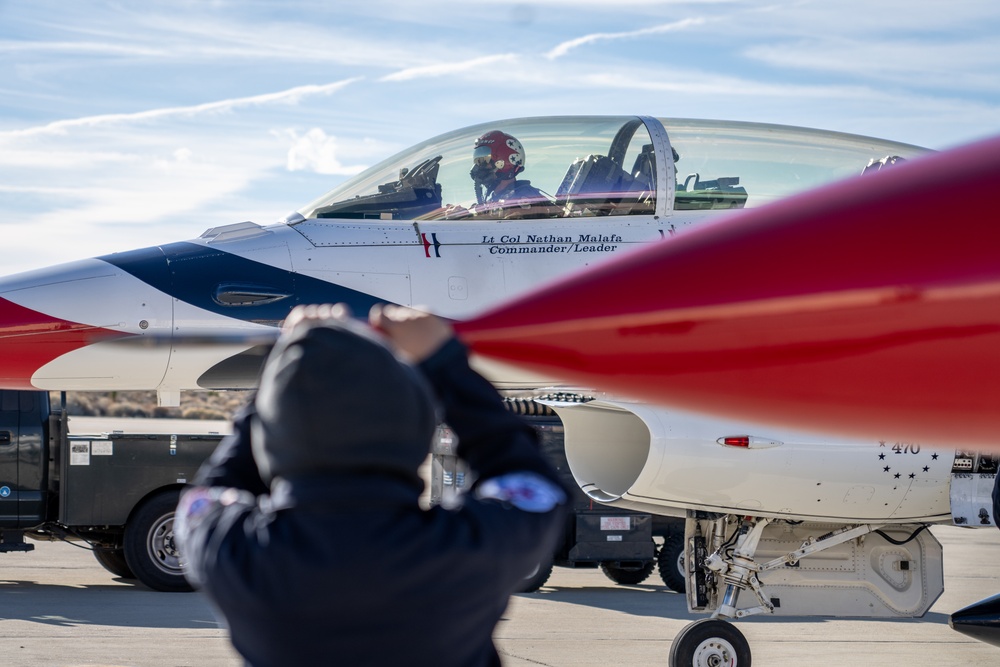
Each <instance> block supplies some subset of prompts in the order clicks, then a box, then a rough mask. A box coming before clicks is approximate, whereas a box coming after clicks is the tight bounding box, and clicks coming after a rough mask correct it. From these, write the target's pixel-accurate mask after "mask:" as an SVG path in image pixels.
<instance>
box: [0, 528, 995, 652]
mask: <svg viewBox="0 0 1000 667" xmlns="http://www.w3.org/2000/svg"><path fill="white" fill-rule="evenodd" d="M933 532H934V534H935V535H936V536H937V537H938V539H939V540H940V541H941V543H942V544H943V545H944V554H945V565H944V567H945V592H944V594H943V595H942V596H941V597H940V598H939V599H938V601H937V602H936V603H935V605H934V606H933V607H932V609H931V611H930V612H929V613H928V614H927V615H926V616H925V617H924V618H922V619H906V620H890V621H886V620H878V621H876V620H865V619H832V618H809V617H783V618H760V617H757V618H752V619H747V620H745V621H740V622H739V623H738V626H739V627H740V629H741V630H742V631H743V633H744V634H745V635H746V637H747V639H748V640H749V641H750V646H751V649H752V651H753V663H754V664H755V665H757V666H758V667H761V666H765V667H784V666H792V665H795V666H797V665H801V664H808V665H818V666H825V665H830V666H840V665H852V666H854V665H859V666H866V665H879V666H881V665H893V664H897V665H908V666H914V665H917V666H919V665H928V666H934V667H946V666H950V665H954V666H956V667H957V666H958V665H961V666H963V667H968V666H970V665H973V666H974V665H1000V649H998V648H995V647H993V646H989V645H986V644H981V643H979V642H976V641H975V640H972V639H968V638H967V637H965V636H964V635H961V634H958V633H956V632H954V631H953V630H951V628H949V627H948V615H949V614H950V613H951V612H953V611H955V610H957V609H960V608H962V607H964V606H966V605H969V604H972V603H973V602H977V601H978V600H980V599H982V598H985V597H988V596H990V595H993V594H995V593H997V592H1000V558H998V556H1000V531H997V530H992V529H981V530H969V529H960V528H951V527H935V528H934V529H933ZM35 545H36V550H35V551H34V552H31V553H8V554H0V661H2V664H3V665H4V667H8V666H14V667H16V666H20V665H24V666H35V665H46V666H49V665H51V666H56V667H70V666H76V665H102V666H126V665H127V666H130V667H145V666H161V665H162V666H164V667H184V666H192V667H194V666H198V667H202V666H204V667H231V666H235V665H240V664H242V663H241V661H240V660H239V657H238V656H237V655H236V654H235V652H234V651H233V650H232V648H231V647H230V645H229V641H228V639H227V635H226V632H225V630H224V629H223V628H222V627H221V626H220V625H219V623H218V622H217V620H216V618H215V617H214V615H213V614H212V610H211V608H210V607H209V605H208V604H207V603H206V601H205V599H204V598H203V597H202V596H201V595H199V594H197V593H157V592H153V591H150V590H148V589H145V588H144V587H142V586H141V585H140V584H138V583H136V582H134V581H130V580H123V579H117V578H115V577H114V576H113V575H111V574H110V573H109V572H107V571H105V570H104V569H103V568H102V567H101V566H100V565H98V563H97V561H96V560H95V559H94V558H93V556H92V555H91V554H90V553H87V552H86V551H84V550H82V549H80V548H79V547H76V546H73V545H70V544H65V543H47V542H41V543H35ZM374 576H377V575H374ZM376 584H377V581H373V582H372V585H373V589H372V590H373V594H377V593H376V592H375V585H376ZM386 604H391V601H389V600H387V601H386ZM699 618H703V616H701V615H693V614H689V613H688V612H687V607H686V605H685V601H684V597H683V596H681V595H678V594H676V593H673V592H671V591H669V590H668V589H667V588H666V587H665V586H663V585H662V582H660V580H659V578H658V576H657V575H656V574H655V573H654V574H653V575H652V576H651V577H650V578H649V579H648V580H647V581H646V582H645V583H643V584H640V585H636V586H621V585H617V584H614V583H613V582H611V581H610V580H609V579H607V578H606V577H605V576H604V575H603V574H602V573H601V571H600V570H569V569H564V568H556V569H555V570H554V571H553V574H552V577H551V578H550V579H549V581H548V584H547V585H546V586H545V587H543V588H542V589H541V590H540V591H539V592H537V593H532V594H523V595H517V596H514V598H512V600H511V603H510V606H509V608H508V609H507V612H506V614H505V615H504V618H503V620H502V621H501V622H500V624H499V625H498V627H497V630H496V634H495V637H496V643H497V646H498V648H499V650H500V653H501V657H502V660H503V663H504V665H505V666H507V667H538V666H539V665H543V666H551V667H588V666H594V667H596V666H598V665H600V666H601V667H606V666H607V665H616V666H619V665H620V666H631V667H653V666H654V665H655V666H657V667H663V666H664V665H666V664H667V656H668V655H669V652H670V643H671V640H672V638H673V636H674V634H675V633H677V632H678V631H679V630H680V629H681V628H682V627H684V626H685V625H686V624H687V623H689V622H691V621H693V620H697V619H699ZM456 641H461V639H460V638H458V639H456ZM404 656H405V647H401V663H400V664H405V657H404ZM332 662H333V663H335V660H334V661H332Z"/></svg>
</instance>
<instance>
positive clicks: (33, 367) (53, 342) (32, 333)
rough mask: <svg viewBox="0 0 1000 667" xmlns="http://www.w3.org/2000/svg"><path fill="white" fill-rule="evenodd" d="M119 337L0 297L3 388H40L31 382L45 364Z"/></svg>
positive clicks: (0, 385)
mask: <svg viewBox="0 0 1000 667" xmlns="http://www.w3.org/2000/svg"><path fill="white" fill-rule="evenodd" d="M120 335H122V334H120V333H117V332H113V331H108V330H106V329H101V328H100V327H94V326H92V325H88V324H81V323H79V322H71V321H68V320H64V319H60V318H58V317H53V316H51V315H47V314H45V313H43V312H39V311H37V310H33V309H31V308H29V307H27V306H23V305H20V304H18V303H15V302H13V301H11V300H9V299H7V298H4V297H0V388H4V389H37V388H38V387H36V386H35V385H33V384H32V382H31V379H32V376H33V375H34V374H35V371H37V370H38V369H39V368H41V367H42V366H44V365H45V364H47V363H49V362H50V361H52V360H53V359H55V358H57V357H59V356H61V355H63V354H66V353H67V352H71V351H73V350H75V349H78V348H81V347H84V346H85V345H89V344H91V343H94V342H96V341H98V340H101V339H106V338H110V337H117V336H120Z"/></svg>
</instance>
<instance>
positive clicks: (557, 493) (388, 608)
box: [176, 306, 567, 667]
mask: <svg viewBox="0 0 1000 667" xmlns="http://www.w3.org/2000/svg"><path fill="white" fill-rule="evenodd" d="M371 323H372V325H373V326H374V329H373V328H372V327H369V326H366V325H364V324H362V323H360V322H356V321H354V320H351V319H349V318H347V317H345V316H344V315H343V313H342V311H341V310H340V308H339V307H333V308H331V307H329V306H320V307H315V306H312V307H307V308H304V309H303V308H298V309H296V311H293V314H292V315H291V316H290V317H289V320H288V323H286V327H285V332H284V333H283V334H282V336H281V337H280V338H279V340H278V342H277V344H276V345H275V348H274V350H273V351H272V352H271V354H270V356H269V357H268V361H267V362H266V364H265V367H264V370H263V373H262V376H261V382H260V388H259V390H258V393H257V395H256V397H255V398H254V400H252V401H251V402H250V403H249V404H248V405H247V406H246V408H244V410H243V411H242V412H241V414H240V415H238V416H237V418H236V421H235V423H234V431H233V434H232V435H231V436H229V437H227V438H225V439H224V440H223V441H222V442H221V443H220V444H219V447H218V449H217V450H216V452H215V453H214V454H213V455H212V457H211V458H210V459H209V460H208V461H207V462H206V463H205V465H204V466H203V467H202V469H201V470H200V471H199V473H198V475H197V477H196V479H195V480H194V483H193V486H192V487H191V488H189V489H188V490H186V491H185V492H184V494H183V495H182V497H181V501H180V505H179V507H178V514H177V522H176V534H177V539H178V541H179V543H180V547H181V549H182V552H183V554H184V559H185V561H186V562H185V568H186V574H187V576H188V578H189V579H190V581H191V583H192V584H193V585H194V586H195V587H196V588H198V589H200V590H202V591H203V592H204V593H205V594H206V595H207V596H208V597H209V598H210V600H211V602H212V604H213V606H214V607H215V608H216V609H217V611H218V613H219V614H220V615H221V616H222V617H223V619H224V621H225V623H226V625H227V626H228V628H229V632H230V636H231V638H232V642H233V645H234V646H235V648H236V650H237V651H239V653H240V654H241V655H242V656H243V657H244V658H245V659H246V661H247V663H248V664H251V665H255V666H258V667H262V666H265V665H319V664H338V665H352V666H354V665H412V666H417V665H434V666H435V667H442V666H448V665H455V666H473V665H499V664H500V661H499V657H498V654H497V651H496V648H495V647H494V645H493V641H492V636H491V635H492V632H493V629H494V627H495V626H496V623H497V622H498V621H499V619H500V616H501V614H502V613H503V611H504V609H505V608H506V605H507V602H508V598H509V596H510V595H511V594H512V593H514V592H516V591H517V590H518V588H519V586H520V585H522V584H523V581H524V579H525V577H527V576H528V575H530V574H531V572H532V571H533V570H534V569H535V568H536V567H537V566H538V564H539V563H542V562H543V561H546V560H548V559H550V558H551V555H552V553H553V551H554V548H555V542H556V540H557V539H558V537H559V535H560V529H561V526H562V525H563V521H564V520H565V514H564V513H565V511H566V510H565V507H566V497H567V496H566V492H565V489H564V488H563V487H562V486H561V483H560V481H559V478H558V476H557V473H556V472H555V471H554V470H553V468H552V467H551V466H550V465H549V463H548V462H547V461H546V460H545V459H544V458H543V457H542V456H541V454H540V453H539V450H538V447H537V444H536V441H535V434H534V431H533V430H532V428H531V427H530V426H528V425H527V424H525V423H524V422H523V421H521V420H520V419H519V418H517V417H516V416H514V415H512V414H511V413H509V412H508V411H507V410H506V409H505V408H504V406H503V402H502V400H501V398H500V396H499V395H498V394H497V392H496V391H495V390H494V389H493V387H492V386H491V385H490V384H489V383H488V382H487V381H486V380H485V379H483V378H482V377H481V376H479V375H478V374H476V373H475V372H474V371H472V370H471V369H470V368H469V365H468V360H467V352H466V350H465V348H464V347H463V346H462V344H461V343H460V342H459V341H458V340H456V339H455V338H454V337H453V336H452V334H451V330H450V327H448V325H447V324H446V323H445V322H444V321H443V320H440V319H438V318H435V317H432V316H429V315H426V314H423V313H420V312H418V311H414V310H410V309H406V308H402V307H394V306H387V307H384V308H378V307H376V308H375V309H373V312H372V314H371ZM375 329H378V331H380V332H381V333H379V332H378V331H376V330H375ZM436 406H440V408H442V409H443V417H444V421H445V422H447V423H448V425H449V426H450V427H451V428H452V430H453V431H454V432H455V434H456V435H457V436H458V439H459V446H458V455H459V456H460V457H461V458H463V459H464V460H465V461H466V463H467V464H468V466H469V468H470V469H471V471H472V473H474V475H475V476H476V478H477V481H476V482H475V483H474V485H473V486H472V488H471V489H470V492H469V493H468V494H467V496H466V497H465V501H464V503H463V504H462V505H461V506H460V507H458V508H451V509H446V508H443V507H432V508H430V509H423V508H421V506H420V505H419V504H418V499H419V496H420V494H421V491H422V489H423V482H422V481H421V479H420V478H419V477H418V475H417V468H418V466H420V465H421V463H422V462H423V461H424V460H425V458H426V457H427V455H428V452H429V449H430V445H431V438H432V436H433V434H434V432H435V428H436V424H437V418H436V412H435V411H436Z"/></svg>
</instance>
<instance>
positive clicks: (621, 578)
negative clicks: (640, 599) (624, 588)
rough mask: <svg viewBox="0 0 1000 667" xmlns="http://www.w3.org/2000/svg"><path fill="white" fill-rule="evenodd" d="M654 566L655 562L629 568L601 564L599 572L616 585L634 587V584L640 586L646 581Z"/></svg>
mask: <svg viewBox="0 0 1000 667" xmlns="http://www.w3.org/2000/svg"><path fill="white" fill-rule="evenodd" d="M655 566H656V562H655V561H648V562H646V563H643V564H642V567H629V568H625V567H618V566H617V565H613V564H612V563H601V572H603V573H604V576H606V577H607V578H608V579H610V580H611V581H613V582H615V583H616V584H624V585H628V586H634V585H635V584H641V583H642V582H644V581H646V579H647V578H648V577H649V575H650V574H652V572H653V568H654V567H655Z"/></svg>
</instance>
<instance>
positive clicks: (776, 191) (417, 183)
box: [289, 116, 925, 221]
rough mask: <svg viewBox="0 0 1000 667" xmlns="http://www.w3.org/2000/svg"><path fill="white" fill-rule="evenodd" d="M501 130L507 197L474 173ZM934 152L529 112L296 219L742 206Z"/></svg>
mask: <svg viewBox="0 0 1000 667" xmlns="http://www.w3.org/2000/svg"><path fill="white" fill-rule="evenodd" d="M492 130H501V131H502V132H504V133H506V134H507V135H510V136H511V137H513V138H515V139H516V141H517V142H519V143H520V146H523V152H521V153H520V154H519V155H518V157H517V158H516V159H520V160H522V161H523V166H524V169H523V172H522V173H520V175H518V176H517V181H519V182H520V183H518V185H517V186H516V187H515V186H508V187H507V188H505V189H504V190H503V191H502V192H501V191H500V188H497V190H494V191H490V189H489V188H488V187H484V186H483V184H482V182H481V181H479V180H478V179H477V178H476V177H475V173H474V172H473V170H472V167H473V164H474V162H473V154H474V146H475V143H476V140H477V139H478V138H479V137H482V136H483V135H485V134H486V133H488V132H490V131H492ZM924 150H925V149H921V148H919V147H916V146H910V145H907V144H899V143H895V142H889V141H882V140H879V139H872V138H869V137H860V136H855V135H849V134H842V133H836V132H826V131H820V130H810V129H805V128H797V127H786V126H779V125H763V124H757V123H740V122H727V121H706V120H687V119H655V118H648V117H634V116H633V117H627V116H620V117H618V116H611V117H609V116H570V117H548V118H522V119H514V120H506V121H496V122H492V123H484V124H481V125H475V126H471V127H466V128H463V129H461V130H456V131H454V132H450V133H448V134H444V135H441V136H438V137H434V138H432V139H429V140H427V141H425V142H423V143H420V144H417V145H416V146H413V147H411V148H409V149H407V150H405V151H402V152H401V153H398V154H396V155H394V156H393V157H391V158H389V159H387V160H385V161H383V162H381V163H379V164H377V165H375V166H373V167H371V168H369V169H367V170H365V171H364V172H362V173H361V174H359V175H358V176H356V177H354V178H352V179H350V180H349V181H346V182H345V183H343V184H341V185H340V186H338V187H336V188H334V189H333V190H331V191H330V192H328V193H326V194H325V195H323V196H322V197H320V198H319V199H317V200H316V201H314V202H312V203H310V204H309V205H307V206H305V207H304V208H302V209H299V211H298V214H299V215H301V216H302V217H303V218H306V219H309V218H336V219H355V220H356V219H373V220H461V219H466V218H472V217H475V218H477V219H526V218H564V217H578V216H597V215H644V214H645V215H669V214H670V213H672V212H674V211H691V210H706V209H728V208H742V207H744V206H759V205H761V204H764V203H766V202H768V201H772V200H775V199H779V198H782V197H785V196H788V195H790V194H793V193H795V192H799V191H802V190H806V189H809V188H812V187H816V186H819V185H822V184H824V183H828V182H832V181H835V180H840V179H842V178H846V177H848V176H852V175H858V174H861V173H862V172H863V171H864V170H865V168H866V167H867V166H868V165H870V164H873V163H874V162H879V161H881V164H887V163H888V162H887V160H889V161H891V162H892V163H894V162H895V161H898V160H899V159H900V158H902V159H906V158H909V157H913V156H915V155H918V154H920V153H921V152H924ZM869 171H871V170H869ZM523 181H529V184H524V183H523ZM658 202H659V206H658V205H657V204H658ZM294 217H295V218H298V216H294ZM289 220H290V221H291V218H290V219H289Z"/></svg>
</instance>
